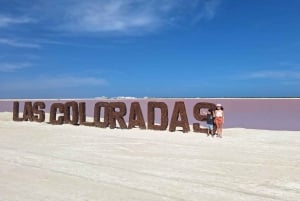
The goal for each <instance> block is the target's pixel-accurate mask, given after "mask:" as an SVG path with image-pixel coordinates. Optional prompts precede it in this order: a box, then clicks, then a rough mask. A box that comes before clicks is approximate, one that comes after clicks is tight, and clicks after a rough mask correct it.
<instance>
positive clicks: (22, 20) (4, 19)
mask: <svg viewBox="0 0 300 201" xmlns="http://www.w3.org/2000/svg"><path fill="white" fill-rule="evenodd" d="M33 22H35V20H34V19H32V18H29V17H11V16H5V15H0V28H1V27H7V26H10V25H15V24H27V23H33Z"/></svg>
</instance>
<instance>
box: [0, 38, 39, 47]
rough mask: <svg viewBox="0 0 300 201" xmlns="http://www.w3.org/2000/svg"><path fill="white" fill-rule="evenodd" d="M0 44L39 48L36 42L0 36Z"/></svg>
mask: <svg viewBox="0 0 300 201" xmlns="http://www.w3.org/2000/svg"><path fill="white" fill-rule="evenodd" d="M0 44H3V45H8V46H12V47H20V48H41V46H40V45H39V44H38V43H26V42H21V41H18V40H13V39H8V38H0Z"/></svg>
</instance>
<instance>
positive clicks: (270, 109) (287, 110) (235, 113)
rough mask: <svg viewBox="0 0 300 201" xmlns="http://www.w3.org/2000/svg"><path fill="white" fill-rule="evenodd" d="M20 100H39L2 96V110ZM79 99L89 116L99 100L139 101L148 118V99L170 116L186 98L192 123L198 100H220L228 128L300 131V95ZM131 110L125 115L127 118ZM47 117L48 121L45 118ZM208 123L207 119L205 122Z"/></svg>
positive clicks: (47, 103) (216, 101) (0, 101)
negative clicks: (3, 98) (219, 97)
mask: <svg viewBox="0 0 300 201" xmlns="http://www.w3.org/2000/svg"><path fill="white" fill-rule="evenodd" d="M14 101H19V102H20V112H22V111H23V103H24V102H25V101H32V102H35V101H37V100H30V99H29V100H0V112H12V111H13V102H14ZM38 101H43V102H45V103H46V109H45V111H46V112H49V110H50V106H51V104H53V103H56V102H61V103H65V102H68V101H70V100H69V99H68V100H64V99H59V100H38ZM75 101H77V102H85V103H86V109H87V112H86V113H87V116H91V117H92V116H93V111H94V105H95V103H96V102H100V101H104V102H124V103H126V105H127V113H129V108H130V104H131V103H132V102H136V101H137V102H139V103H140V105H141V108H142V111H143V115H144V118H145V120H147V103H148V102H149V101H159V102H165V103H166V104H167V105H168V110H169V119H170V118H171V115H172V111H173V107H174V104H175V102H176V101H184V103H185V106H186V109H187V113H188V118H189V123H190V124H192V123H194V122H197V121H196V120H195V119H194V117H193V107H194V105H195V104H196V103H199V102H210V103H221V104H222V105H223V107H224V112H225V124H224V127H225V128H251V129H268V130H293V131H298V130H299V131H300V99H298V98H285V99H277V98H276V99H262V98H253V99H247V98H242V99H237V98H232V99H231V98H226V99H217V98H216V99H215V98H212V99H201V98H191V99H167V98H161V99H76V100H75ZM128 116H129V115H128V114H127V115H126V117H125V119H128ZM46 121H49V120H47V119H46ZM204 125H205V123H204Z"/></svg>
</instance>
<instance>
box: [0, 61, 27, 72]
mask: <svg viewBox="0 0 300 201" xmlns="http://www.w3.org/2000/svg"><path fill="white" fill-rule="evenodd" d="M31 66H32V64H31V63H26V62H24V63H6V62H2V63H0V72H4V73H13V72H16V71H18V70H22V69H24V68H28V67H31Z"/></svg>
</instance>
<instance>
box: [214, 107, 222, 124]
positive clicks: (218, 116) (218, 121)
mask: <svg viewBox="0 0 300 201" xmlns="http://www.w3.org/2000/svg"><path fill="white" fill-rule="evenodd" d="M215 114H216V118H215V123H216V124H222V123H223V111H222V110H216V111H215Z"/></svg>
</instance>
